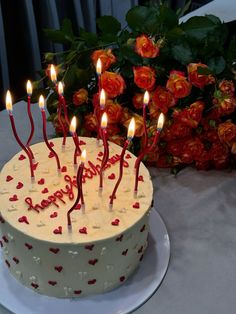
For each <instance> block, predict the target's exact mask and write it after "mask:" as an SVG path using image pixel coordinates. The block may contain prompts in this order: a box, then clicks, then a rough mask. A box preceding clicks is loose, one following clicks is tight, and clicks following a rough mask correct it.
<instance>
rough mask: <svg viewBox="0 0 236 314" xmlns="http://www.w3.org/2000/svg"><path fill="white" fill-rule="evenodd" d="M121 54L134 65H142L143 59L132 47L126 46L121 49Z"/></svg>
mask: <svg viewBox="0 0 236 314" xmlns="http://www.w3.org/2000/svg"><path fill="white" fill-rule="evenodd" d="M120 54H121V56H122V57H123V58H124V59H125V60H128V61H130V62H131V64H133V65H140V64H142V61H143V58H142V57H140V56H139V55H138V54H137V53H136V52H135V51H134V49H133V48H132V47H130V46H127V45H124V46H122V47H121V48H120Z"/></svg>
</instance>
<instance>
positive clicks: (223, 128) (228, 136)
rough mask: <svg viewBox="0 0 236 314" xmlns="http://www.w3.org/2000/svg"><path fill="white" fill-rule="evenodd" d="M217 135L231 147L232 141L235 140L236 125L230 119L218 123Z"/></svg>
mask: <svg viewBox="0 0 236 314" xmlns="http://www.w3.org/2000/svg"><path fill="white" fill-rule="evenodd" d="M218 135H219V138H220V141H221V142H222V143H226V144H227V145H228V146H229V147H232V145H233V143H234V142H236V125H235V124H234V123H232V122H230V121H226V122H223V123H221V124H219V127H218Z"/></svg>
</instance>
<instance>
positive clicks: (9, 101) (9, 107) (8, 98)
mask: <svg viewBox="0 0 236 314" xmlns="http://www.w3.org/2000/svg"><path fill="white" fill-rule="evenodd" d="M6 109H7V110H8V111H12V98H11V93H10V91H9V90H8V91H7V94H6Z"/></svg>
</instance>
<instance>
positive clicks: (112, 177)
mask: <svg viewBox="0 0 236 314" xmlns="http://www.w3.org/2000/svg"><path fill="white" fill-rule="evenodd" d="M115 178H116V175H115V174H114V173H112V174H110V175H109V176H108V179H109V180H115Z"/></svg>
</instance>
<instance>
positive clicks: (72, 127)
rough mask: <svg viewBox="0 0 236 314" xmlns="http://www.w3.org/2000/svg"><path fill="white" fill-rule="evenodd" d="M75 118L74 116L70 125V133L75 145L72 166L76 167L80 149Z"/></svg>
mask: <svg viewBox="0 0 236 314" xmlns="http://www.w3.org/2000/svg"><path fill="white" fill-rule="evenodd" d="M76 124H77V123H76V117H75V116H74V117H73V118H72V120H71V123H70V133H71V135H72V138H73V141H74V144H75V151H74V165H77V156H78V154H79V155H81V149H80V146H79V139H78V136H77V134H76Z"/></svg>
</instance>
